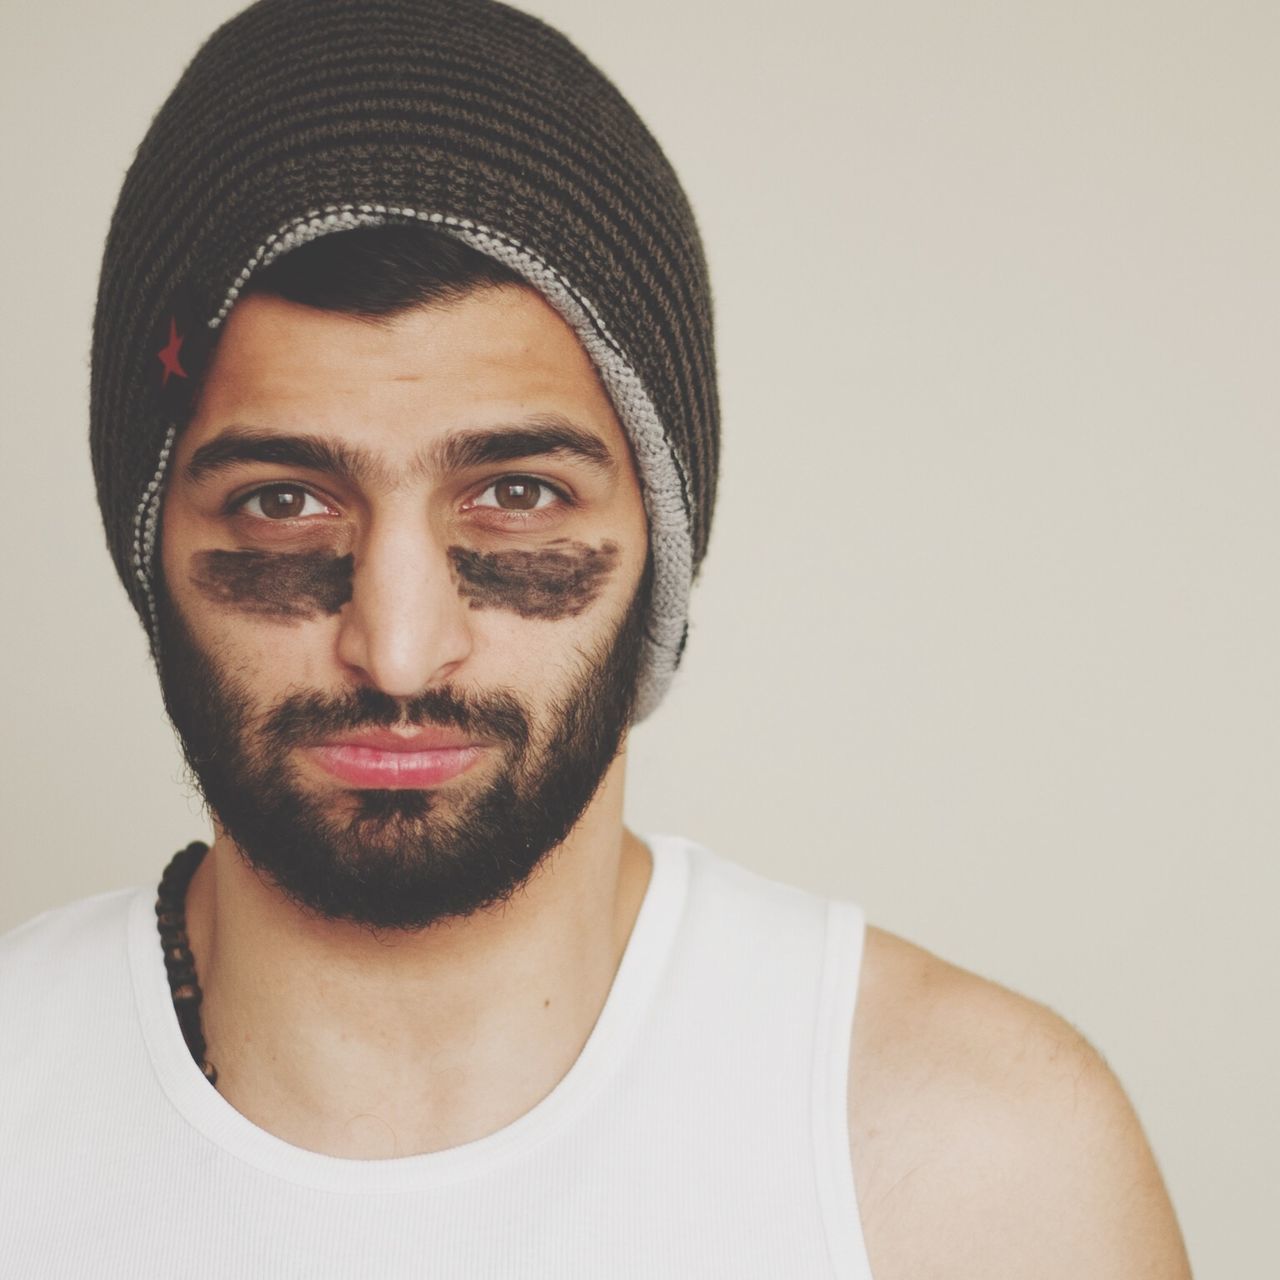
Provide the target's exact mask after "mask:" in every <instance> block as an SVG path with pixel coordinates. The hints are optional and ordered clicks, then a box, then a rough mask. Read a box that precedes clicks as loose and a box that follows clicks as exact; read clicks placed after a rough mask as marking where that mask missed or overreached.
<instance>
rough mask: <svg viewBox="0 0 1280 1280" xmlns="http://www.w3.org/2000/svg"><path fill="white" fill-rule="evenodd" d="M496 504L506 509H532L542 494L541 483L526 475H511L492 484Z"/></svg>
mask: <svg viewBox="0 0 1280 1280" xmlns="http://www.w3.org/2000/svg"><path fill="white" fill-rule="evenodd" d="M493 492H494V496H495V497H496V498H497V499H498V506H500V507H503V508H504V509H505V510H507V511H532V510H533V509H534V508H535V507H536V506H537V505H538V499H539V498H540V497H541V496H542V485H540V484H539V483H538V482H537V481H536V480H531V479H530V478H529V477H528V476H511V477H510V478H509V479H506V480H499V481H498V482H497V483H496V484H495V485H494V486H493Z"/></svg>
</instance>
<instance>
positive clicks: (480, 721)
mask: <svg viewBox="0 0 1280 1280" xmlns="http://www.w3.org/2000/svg"><path fill="white" fill-rule="evenodd" d="M397 725H399V726H404V725H409V726H411V727H413V728H418V729H425V728H430V727H436V728H449V729H458V730H461V731H462V732H463V733H468V734H472V735H474V736H475V737H478V738H493V739H498V740H499V741H502V742H509V743H511V744H512V745H513V746H514V747H515V748H516V749H517V750H520V751H523V750H524V748H525V747H526V746H528V743H529V718H528V716H527V715H526V714H525V712H524V708H523V707H521V705H520V703H519V702H518V701H517V700H516V699H515V698H514V697H512V696H511V695H510V694H507V693H495V694H491V695H487V696H485V697H484V698H474V699H473V698H467V697H463V696H462V695H461V694H459V693H457V692H455V691H454V690H452V689H449V688H448V687H441V688H439V689H427V690H425V691H424V692H422V693H420V694H416V695H415V696H414V697H412V698H395V697H392V696H391V695H390V694H388V693H383V692H382V691H381V690H380V689H371V688H368V687H362V688H359V689H351V690H348V691H347V692H345V693H341V694H326V693H320V692H310V693H295V694H290V695H289V696H288V697H286V698H284V699H282V700H281V701H280V702H279V703H277V704H276V706H275V707H274V708H273V709H272V710H271V711H270V712H269V713H268V714H267V716H266V719H265V720H264V721H263V725H262V734H263V737H264V738H265V739H266V740H267V741H268V742H269V743H271V744H272V745H273V746H275V747H276V748H285V747H296V746H308V745H311V744H312V743H315V742H318V741H320V740H321V739H323V738H325V737H328V736H329V735H330V734H334V733H343V732H349V731H351V730H356V729H390V728H393V727H394V726H397Z"/></svg>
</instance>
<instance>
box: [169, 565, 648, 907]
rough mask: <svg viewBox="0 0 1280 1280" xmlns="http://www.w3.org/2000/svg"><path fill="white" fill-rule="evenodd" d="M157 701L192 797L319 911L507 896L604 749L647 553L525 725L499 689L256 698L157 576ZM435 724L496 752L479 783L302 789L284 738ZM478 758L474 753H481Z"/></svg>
mask: <svg viewBox="0 0 1280 1280" xmlns="http://www.w3.org/2000/svg"><path fill="white" fill-rule="evenodd" d="M157 585H158V587H159V590H158V591H157V605H158V613H159V637H160V646H159V656H158V659H157V666H158V669H159V674H160V686H161V691H162V693H163V695H164V702H165V708H166V710H167V711H168V713H169V719H170V720H171V721H172V723H173V727H174V729H175V730H176V732H177V735H178V739H179V742H180V744H181V746H182V752H183V755H184V756H185V758H186V761H187V765H188V767H189V769H190V771H191V773H192V775H193V777H194V779H195V781H196V784H197V785H198V787H199V789H200V792H201V794H202V795H203V797H204V799H205V802H206V804H207V805H208V806H209V808H210V810H211V811H212V812H213V813H214V815H216V817H217V819H218V821H219V823H220V824H221V826H222V828H223V830H224V831H225V832H226V833H227V835H229V836H230V837H231V839H232V840H233V841H234V843H235V845H236V847H237V848H238V850H239V852H240V855H241V856H242V857H243V858H244V859H245V860H246V862H247V863H248V864H249V865H250V866H251V867H252V868H253V869H254V870H255V871H257V872H258V873H259V874H260V875H262V876H264V877H265V878H266V879H267V880H268V881H269V882H271V883H272V884H274V885H275V886H277V887H278V888H279V889H280V890H281V891H282V892H283V893H284V894H285V895H286V896H287V897H288V898H289V899H290V900H292V901H293V902H294V903H295V904H297V905H298V906H300V907H302V908H304V909H305V910H307V911H309V912H311V913H313V914H315V915H316V916H319V917H321V918H323V919H327V920H344V921H349V922H352V923H356V924H361V925H365V926H369V927H371V928H379V929H406V930H417V929H424V928H426V927H428V926H429V925H432V924H434V923H436V922H438V921H441V920H445V919H449V918H465V917H466V916H469V915H472V914H474V913H475V912H478V911H481V910H483V909H486V908H489V907H494V906H497V905H499V904H501V903H503V902H506V901H507V900H508V899H509V898H510V897H511V896H512V895H513V894H514V893H515V892H516V890H517V889H518V888H519V887H520V886H521V885H523V884H524V883H525V882H526V881H527V880H528V879H529V878H530V877H531V876H532V875H533V873H534V871H535V870H536V869H537V868H538V867H539V866H540V865H541V864H542V862H543V861H544V860H545V858H546V857H547V855H548V854H549V853H550V852H551V851H552V850H553V849H555V848H556V847H558V846H559V845H560V844H562V843H563V841H564V840H565V838H566V837H567V836H568V834H569V833H570V831H572V829H573V828H574V826H575V825H576V824H577V822H578V820H579V819H580V818H581V816H582V814H583V812H584V811H585V810H586V807H587V805H588V804H590V802H591V800H592V798H593V797H594V795H595V793H596V791H597V790H598V788H599V786H600V783H601V781H602V779H603V778H604V775H605V772H606V771H607V769H608V768H609V765H610V764H611V763H612V762H613V760H614V759H615V757H616V756H617V754H618V750H619V747H620V746H621V743H622V739H623V736H624V734H625V733H626V731H627V729H628V727H629V726H630V724H631V719H632V715H633V712H634V708H635V699H636V687H637V677H638V674H639V670H640V660H641V651H642V648H643V642H644V636H645V620H646V618H647V616H648V610H649V601H650V596H651V592H652V585H653V560H652V555H650V557H649V559H648V561H647V562H646V565H645V569H644V574H643V575H642V577H641V580H640V584H639V586H638V588H637V590H636V593H635V595H634V596H633V598H632V600H631V603H630V604H629V605H628V607H627V609H626V612H625V613H624V615H623V617H622V619H621V622H620V623H619V624H618V625H617V626H616V628H615V629H614V631H613V634H612V635H610V636H607V637H605V638H604V639H602V640H601V641H600V642H598V643H597V644H596V645H595V646H594V647H593V648H592V649H591V651H589V652H588V653H586V654H583V655H580V661H579V662H578V664H577V665H576V667H575V669H574V672H573V678H572V680H571V683H570V686H569V687H568V688H567V689H565V690H564V691H563V692H562V693H561V694H559V695H558V696H556V697H554V698H552V699H551V700H550V701H549V702H548V704H547V706H546V709H545V711H544V712H543V716H542V718H543V720H544V721H545V727H543V729H542V731H541V732H540V733H536V732H535V729H536V728H537V726H536V725H535V723H534V717H533V716H532V715H531V713H530V709H529V708H528V707H527V706H526V705H525V704H523V703H522V702H521V700H520V699H519V698H518V697H517V696H516V695H515V694H514V693H512V692H511V691H510V690H496V691H492V692H486V693H475V692H464V691H463V690H461V689H455V688H453V687H452V686H450V685H441V686H438V687H436V688H432V689H427V690H425V691H424V692H422V693H421V694H419V695H417V696H415V697H413V698H408V699H401V698H395V697H392V696H391V695H389V694H386V693H383V692H381V691H380V690H378V689H374V688H371V687H368V686H359V687H355V688H351V689H348V690H344V691H342V692H340V693H325V692H321V691H318V690H316V691H309V692H295V693H290V694H288V695H286V696H284V697H282V698H281V699H280V700H279V701H277V702H276V703H274V704H273V705H271V706H269V707H266V708H265V709H258V708H256V707H255V705H254V700H253V698H252V697H251V695H250V693H249V691H248V689H247V687H246V685H245V684H244V682H243V681H242V680H240V679H238V678H237V677H236V676H235V675H234V674H232V673H231V672H229V671H227V670H225V669H223V668H222V667H220V666H219V664H218V663H217V661H216V660H214V659H213V658H212V657H210V656H209V655H208V654H206V653H205V652H204V651H203V650H202V649H201V648H200V647H199V645H198V644H197V642H196V641H195V638H194V637H193V636H192V634H191V631H190V629H189V628H188V627H187V624H186V622H185V620H184V619H183V618H182V616H181V614H180V613H179V612H178V610H177V608H176V606H174V604H173V603H172V601H170V600H169V598H168V593H167V592H166V591H165V590H164V587H163V584H162V583H161V584H157ZM393 725H410V726H414V727H418V728H422V727H428V726H431V727H448V728H452V729H457V730H460V731H462V732H463V733H465V734H467V735H469V736H472V735H473V736H474V737H475V739H476V740H480V741H485V742H487V743H491V744H492V745H491V746H490V747H489V748H488V751H487V752H486V754H489V753H502V756H501V759H500V760H499V762H498V767H497V769H496V771H495V772H494V774H493V776H492V777H491V778H490V779H489V780H488V781H487V782H480V781H479V780H478V779H477V780H476V782H475V783H474V784H473V786H472V787H471V789H470V790H468V787H467V784H468V782H469V781H471V780H470V779H468V777H467V775H466V774H463V775H461V776H460V778H459V779H458V780H456V781H455V782H454V783H453V787H452V794H450V795H448V796H446V795H443V794H441V793H439V792H437V791H434V790H430V789H404V790H401V789H397V790H368V789H341V790H337V791H329V792H327V793H324V794H320V793H317V792H316V791H314V790H311V789H308V788H307V787H306V786H304V785H303V783H302V781H301V780H300V779H299V777H298V774H297V770H296V768H295V767H294V766H293V765H292V764H291V763H290V760H289V757H290V752H291V750H292V749H294V748H298V747H306V746H315V745H318V744H319V743H321V742H322V741H324V740H325V739H326V738H328V737H330V736H332V735H334V734H335V733H341V732H345V731H351V730H358V729H367V728H390V727H391V726H393ZM482 759H483V757H482Z"/></svg>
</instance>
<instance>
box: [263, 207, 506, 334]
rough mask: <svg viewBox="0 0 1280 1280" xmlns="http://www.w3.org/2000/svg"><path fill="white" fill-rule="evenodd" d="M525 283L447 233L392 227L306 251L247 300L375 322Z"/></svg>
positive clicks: (359, 230) (279, 262) (327, 238)
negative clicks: (260, 296) (265, 297)
mask: <svg viewBox="0 0 1280 1280" xmlns="http://www.w3.org/2000/svg"><path fill="white" fill-rule="evenodd" d="M524 283H525V281H524V280H523V279H522V278H521V277H520V276H518V275H517V274H516V273H515V272H514V271H512V270H511V269H510V268H509V267H505V266H503V265H502V263H500V262H497V261H496V260H495V259H493V258H490V257H488V256H487V255H486V254H483V253H481V252H480V251H479V250H478V249H473V248H471V246H470V245H467V244H463V243H462V241H460V240H456V239H454V238H453V237H452V236H449V235H445V234H444V232H442V231H436V230H435V229H433V228H431V227H427V226H424V225H422V224H421V223H393V224H388V225H384V226H378V227H355V228H353V229H352V230H350V231H339V232H332V233H330V234H329V235H323V236H320V237H319V238H318V239H315V240H312V241H310V242H309V243H307V244H304V245H300V246H299V247H298V248H296V249H292V250H290V251H289V252H288V253H285V254H283V255H281V256H280V257H279V258H277V259H276V260H275V261H274V262H272V263H270V264H269V265H268V266H266V267H263V268H262V270H261V271H259V272H258V273H257V274H256V275H254V276H251V277H250V279H249V283H248V286H247V287H246V288H245V290H244V293H245V294H250V293H267V294H272V295H274V296H275V297H279V298H284V299H285V300H286V301H288V302H300V303H302V304H303V305H305V306H308V307H318V308H319V309H320V310H322V311H342V312H346V313H347V314H349V315H355V316H366V317H371V318H372V317H383V316H392V315H395V314H396V313H397V312H400V311H406V310H408V309H409V308H410V307H416V306H422V305H425V304H428V303H433V302H456V301H457V300H458V299H459V298H462V297H464V296H465V295H466V294H468V293H470V292H471V291H472V290H473V289H478V288H484V287H492V286H496V285H511V284H517V285H523V284H524Z"/></svg>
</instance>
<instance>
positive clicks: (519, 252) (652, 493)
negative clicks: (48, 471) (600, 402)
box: [133, 204, 693, 721]
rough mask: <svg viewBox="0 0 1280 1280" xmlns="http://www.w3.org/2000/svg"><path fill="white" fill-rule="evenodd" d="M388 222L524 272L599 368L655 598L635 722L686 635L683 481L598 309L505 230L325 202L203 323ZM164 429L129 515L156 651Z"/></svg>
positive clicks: (687, 544) (242, 277)
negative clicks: (291, 258) (419, 227)
mask: <svg viewBox="0 0 1280 1280" xmlns="http://www.w3.org/2000/svg"><path fill="white" fill-rule="evenodd" d="M388 221H419V222H426V223H430V224H432V225H433V226H436V227H437V228H438V229H439V230H441V231H443V232H445V233H446V234H448V235H452V236H454V237H456V238H457V239H459V240H462V241H464V242H465V243H467V244H469V245H471V246H472V247H473V248H475V249H478V250H479V251H480V252H482V253H485V254H487V255H488V256H489V257H491V258H494V259H496V260H497V261H499V262H502V263H503V264H504V265H505V266H508V267H510V268H511V269H512V270H514V271H515V272H516V273H517V274H519V275H521V276H523V277H524V278H525V279H526V280H527V281H528V282H529V283H530V284H531V285H532V286H533V287H534V288H535V289H536V290H537V291H538V292H539V293H540V294H541V295H542V296H543V297H544V298H545V299H546V300H547V302H548V303H550V304H551V306H552V307H554V308H555V310H556V311H557V312H558V313H559V315H560V316H561V317H562V318H563V319H564V321H565V323H566V324H568V325H569V327H570V328H571V329H572V330H573V331H574V333H575V334H577V336H578V340H579V341H580V342H581V343H582V345H583V348H584V349H585V350H586V352H587V354H588V355H589V356H590V357H591V360H592V361H593V363H594V364H595V366H596V369H597V371H598V372H599V374H600V378H601V381H602V382H603V383H604V386H605V389H606V391H607V392H608V393H609V397H610V399H611V400H612V401H613V405H614V409H615V410H616V412H617V414H618V417H619V419H620V420H621V422H622V426H623V428H624V430H625V431H626V433H627V435H628V437H629V438H630V440H631V444H632V447H633V448H634V450H635V455H636V460H637V462H638V464H639V467H640V476H641V482H642V486H643V490H644V501H645V509H646V511H647V512H648V516H649V538H650V545H651V547H652V550H653V569H654V580H653V600H652V604H651V606H650V611H649V620H648V625H647V627H646V631H645V635H646V644H645V648H644V654H643V657H642V663H641V670H640V678H639V686H638V688H637V692H636V710H635V719H636V720H637V721H639V720H642V719H644V718H645V717H646V716H647V715H648V714H649V713H650V712H651V711H652V710H653V709H654V708H655V707H656V706H657V705H658V703H659V702H661V700H662V697H663V695H664V694H665V693H666V691H667V689H668V687H669V686H670V684H671V681H672V679H673V677H674V676H675V672H676V667H677V665H678V664H679V661H680V653H681V650H682V649H683V646H684V638H685V634H686V631H687V611H688V600H689V591H690V588H691V585H692V581H693V543H692V534H691V527H690V525H691V522H690V517H689V503H688V493H689V486H688V480H687V477H686V476H685V474H684V471H683V468H682V467H681V466H680V461H679V458H678V457H677V455H676V453H675V451H674V450H673V449H672V448H671V446H670V445H669V444H668V443H667V439H666V434H665V432H664V431H663V429H662V423H661V421H660V420H659V418H658V414H657V411H656V410H655V409H654V407H653V402H652V401H651V400H650V399H649V396H648V393H647V392H646V391H645V389H644V386H643V384H642V383H641V381H640V378H639V376H638V375H637V374H636V372H635V370H634V369H633V368H632V367H631V365H630V363H629V362H628V361H627V359H626V358H625V356H624V355H623V353H622V349H621V347H620V345H619V344H618V342H617V341H616V340H615V339H614V338H613V336H612V335H611V334H610V333H609V330H608V329H607V327H606V326H605V324H604V322H603V320H602V319H601V318H600V314H599V312H598V311H597V310H596V308H595V307H593V306H592V304H591V302H590V301H589V300H588V299H587V298H585V297H584V296H583V295H582V294H581V293H579V292H578V291H577V290H576V289H575V288H574V287H573V286H572V285H571V284H570V283H569V282H568V281H567V280H566V279H565V278H564V277H563V276H562V275H560V273H559V272H557V271H556V270H555V268H554V267H552V266H550V265H549V264H548V263H547V262H545V261H543V260H542V259H541V258H540V257H538V255H537V254H535V253H533V252H532V251H531V250H529V249H528V248H527V247H526V246H524V245H522V244H521V243H520V242H519V241H517V240H515V239H513V238H512V237H510V236H507V235H504V234H503V233H502V232H500V231H495V230H494V229H493V228H490V227H486V226H483V225H481V224H479V223H476V222H473V221H471V220H470V219H467V218H458V217H454V216H453V215H451V214H442V213H427V212H423V211H420V210H416V209H411V208H403V207H400V206H396V205H381V204H361V205H327V206H326V207H325V208H323V209H319V210H314V211H312V212H311V213H308V214H306V215H304V216H303V217H301V218H297V219H294V220H292V221H291V222H288V223H286V224H285V225H284V226H283V227H281V229H280V230H279V231H277V232H275V233H274V234H272V235H270V236H268V237H267V238H266V240H264V241H263V243H262V244H261V245H259V246H258V248H257V250H256V251H255V252H254V254H253V256H252V257H251V258H250V259H249V262H248V263H247V264H246V266H245V267H244V269H243V270H242V271H241V272H240V274H239V275H238V276H237V277H236V279H235V282H234V283H233V284H232V285H231V287H230V288H229V289H228V290H227V293H226V296H225V298H224V300H223V302H222V305H221V307H220V308H219V310H218V313H217V314H216V315H215V316H214V317H213V318H212V319H211V320H210V321H209V328H210V329H217V328H218V327H219V326H220V325H221V324H222V322H223V321H224V320H225V319H226V318H227V315H228V314H229V313H230V311H231V308H232V307H233V306H234V305H235V302H236V299H237V298H238V297H239V296H240V293H241V291H242V290H243V289H244V287H245V285H246V284H247V282H248V280H249V278H250V276H252V275H253V273H254V271H256V270H258V268H260V267H263V266H266V265H267V264H268V263H270V262H272V261H274V260H275V259H276V258H278V257H280V256H281V255H282V254H284V253H287V252H288V251H289V250H290V249H294V248H297V247H298V246H299V245H302V244H306V243H308V242H309V241H311V240H315V239H318V238H319V237H320V236H323V235H328V234H330V233H331V232H335V231H347V230H350V229H352V228H354V227H361V226H380V225H382V224H384V223H386V222H388ZM175 436H176V428H175V427H173V426H171V427H170V428H169V430H168V433H167V434H166V436H165V440H164V444H163V446H162V447H161V450H160V456H159V460H158V463H157V466H156V471H155V474H154V476H153V477H152V479H151V481H150V483H149V484H148V485H147V487H146V489H145V490H144V491H143V494H142V498H141V500H140V501H139V503H138V508H137V512H136V515H135V519H134V547H133V550H134V556H133V561H134V570H135V573H136V576H137V579H138V582H139V584H140V586H141V588H142V592H143V595H144V596H145V598H146V603H147V613H148V618H149V623H150V626H149V631H150V635H151V644H152V649H153V651H154V652H155V653H156V654H158V653H159V635H158V627H157V618H156V605H155V593H154V577H155V569H154V564H153V558H154V553H155V545H156V532H157V521H158V517H159V509H160V499H161V495H162V489H163V485H164V481H165V477H166V472H167V469H168V463H169V457H170V455H171V453H172V450H173V443H174V439H175Z"/></svg>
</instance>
